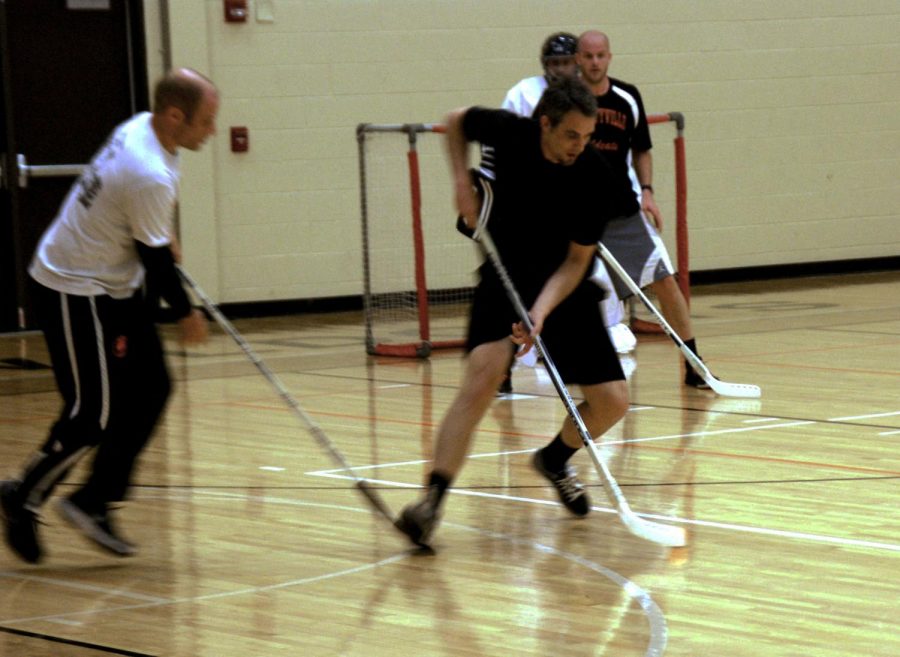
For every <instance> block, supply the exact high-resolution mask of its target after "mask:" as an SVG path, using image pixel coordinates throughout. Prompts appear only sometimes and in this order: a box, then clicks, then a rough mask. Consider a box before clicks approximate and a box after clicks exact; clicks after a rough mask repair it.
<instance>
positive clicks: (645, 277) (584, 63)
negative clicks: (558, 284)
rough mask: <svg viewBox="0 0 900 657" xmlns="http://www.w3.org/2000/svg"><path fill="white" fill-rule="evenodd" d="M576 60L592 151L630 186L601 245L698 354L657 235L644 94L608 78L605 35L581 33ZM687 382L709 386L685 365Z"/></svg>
mask: <svg viewBox="0 0 900 657" xmlns="http://www.w3.org/2000/svg"><path fill="white" fill-rule="evenodd" d="M575 59H576V61H577V62H578V67H579V69H580V71H581V79H582V81H583V82H584V83H585V84H587V86H588V87H590V89H591V91H592V92H593V93H594V95H595V97H596V100H597V108H598V109H597V126H596V129H595V131H594V134H593V136H592V138H591V147H592V149H593V150H595V151H596V152H598V153H600V154H601V155H602V156H603V157H604V158H605V159H606V160H607V162H609V164H610V166H611V167H612V168H613V169H614V171H616V173H617V174H619V176H620V177H619V180H621V181H623V184H624V185H625V186H626V189H625V190H624V191H625V192H626V193H628V194H629V195H630V197H631V203H630V205H631V207H630V208H629V209H628V210H627V212H625V213H624V214H623V215H622V216H621V217H618V218H616V219H614V220H613V221H610V222H609V224H608V225H607V228H606V232H605V233H604V237H603V243H604V244H605V245H606V247H607V248H608V249H609V250H610V252H611V253H612V254H613V255H614V256H615V258H616V260H618V261H619V262H620V263H621V264H622V266H623V267H624V268H625V269H626V271H628V273H629V275H630V276H631V278H633V279H634V281H635V282H636V283H637V284H638V285H639V286H640V287H642V288H643V287H647V286H650V287H652V289H653V291H654V293H655V294H656V296H657V298H658V299H659V303H660V306H662V313H663V315H664V316H665V318H666V320H667V321H668V322H669V323H670V324H671V325H672V328H673V329H675V332H676V333H678V335H679V336H680V337H681V338H682V339H684V342H685V344H687V345H688V346H689V347H690V348H691V350H692V351H694V353H697V345H696V341H695V340H694V329H693V326H692V325H691V316H690V310H689V308H688V304H687V301H686V300H685V298H684V295H683V294H682V293H681V289H680V288H679V287H678V283H677V282H676V281H675V278H674V276H673V273H674V271H675V270H674V268H673V267H672V262H671V260H670V259H669V254H668V252H667V251H666V247H665V245H664V244H663V242H662V239H660V237H659V233H658V231H660V230H662V222H663V219H662V213H661V212H660V210H659V207H658V206H657V205H656V200H655V199H654V197H653V157H652V155H651V154H650V149H651V148H652V146H653V145H652V143H651V141H650V129H649V126H648V124H647V115H646V113H645V112H644V103H643V101H642V99H641V94H640V92H639V91H638V89H637V87H635V86H634V85H631V84H628V83H627V82H623V81H621V80H617V79H615V78H611V77H609V75H608V69H609V64H610V61H611V60H612V51H611V50H610V46H609V37H607V36H606V35H605V34H604V33H603V32H598V31H596V30H591V31H588V32H585V33H584V34H582V35H581V36H580V37H579V38H578V50H577V52H576V54H575ZM651 220H652V222H653V223H652V224H651V223H650V222H651ZM613 281H614V282H615V284H616V291H617V292H618V295H619V297H620V298H622V299H626V298H628V297H629V296H631V291H630V290H629V289H628V288H627V287H626V286H625V285H624V284H623V283H622V282H621V281H620V280H618V279H617V278H616V277H613ZM684 383H685V385H689V386H693V387H695V388H708V387H709V386H708V385H707V383H706V382H705V381H704V380H703V378H702V377H700V376H699V375H698V374H697V373H696V372H694V370H693V368H691V366H690V365H689V364H687V361H685V378H684Z"/></svg>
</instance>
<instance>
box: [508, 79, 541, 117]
mask: <svg viewBox="0 0 900 657" xmlns="http://www.w3.org/2000/svg"><path fill="white" fill-rule="evenodd" d="M546 89H547V78H545V77H544V76H543V75H536V76H534V77H533V78H525V79H524V80H520V81H519V82H518V83H517V84H516V86H514V87H513V88H512V89H510V90H509V91H508V92H506V98H504V99H503V104H502V105H501V106H500V107H502V108H503V109H505V110H509V111H510V112H514V113H516V114H518V115H519V116H525V117H530V116H531V115H532V114H533V113H534V108H535V107H537V104H538V101H539V100H540V99H541V96H543V95H544V91H545V90H546Z"/></svg>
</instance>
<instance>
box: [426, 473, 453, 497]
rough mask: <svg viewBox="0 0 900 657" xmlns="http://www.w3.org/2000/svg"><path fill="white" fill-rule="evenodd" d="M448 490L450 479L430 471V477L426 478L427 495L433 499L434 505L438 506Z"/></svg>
mask: <svg viewBox="0 0 900 657" xmlns="http://www.w3.org/2000/svg"><path fill="white" fill-rule="evenodd" d="M448 488H450V478H449V477H445V476H444V475H442V474H441V473H440V472H435V471H432V472H431V476H430V477H429V478H428V493H427V495H428V496H429V497H431V498H432V499H433V501H434V503H435V505H437V504H440V502H441V500H442V499H443V498H444V495H446V493H447V489H448Z"/></svg>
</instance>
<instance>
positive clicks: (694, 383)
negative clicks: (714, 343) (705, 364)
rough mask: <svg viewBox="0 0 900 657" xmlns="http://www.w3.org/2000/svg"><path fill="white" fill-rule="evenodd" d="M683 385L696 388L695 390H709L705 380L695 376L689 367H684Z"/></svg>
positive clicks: (697, 375) (695, 373)
mask: <svg viewBox="0 0 900 657" xmlns="http://www.w3.org/2000/svg"><path fill="white" fill-rule="evenodd" d="M684 385H686V386H690V387H691V388H697V390H709V384H708V383H707V382H706V379H704V378H703V377H702V376H700V375H699V374H697V372H695V371H694V368H693V367H691V366H690V365H686V366H685V372H684Z"/></svg>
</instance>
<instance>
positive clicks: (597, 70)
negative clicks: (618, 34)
mask: <svg viewBox="0 0 900 657" xmlns="http://www.w3.org/2000/svg"><path fill="white" fill-rule="evenodd" d="M611 60H612V51H611V50H610V49H609V37H608V36H606V35H605V34H604V33H603V32H600V31H598V30H588V31H587V32H585V33H583V34H582V35H581V36H580V37H578V49H577V50H576V52H575V62H576V63H577V64H578V69H579V70H580V71H581V79H582V80H583V81H584V83H585V84H587V85H588V86H589V87H590V88H591V91H593V92H594V93H595V94H596V95H598V96H599V95H602V94H604V93H606V91H607V90H608V89H609V78H608V77H607V71H608V69H609V63H610V61H611Z"/></svg>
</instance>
